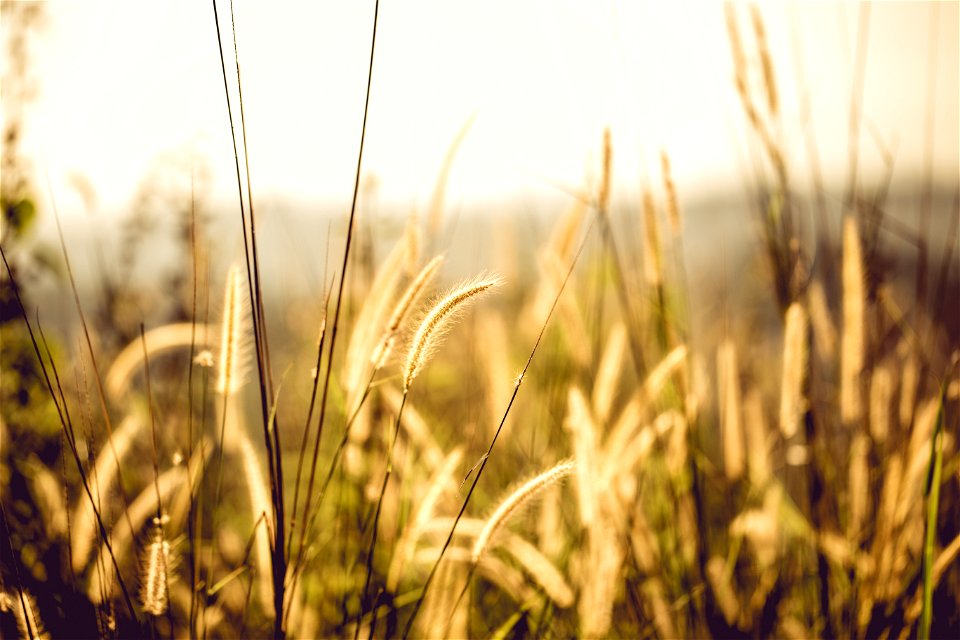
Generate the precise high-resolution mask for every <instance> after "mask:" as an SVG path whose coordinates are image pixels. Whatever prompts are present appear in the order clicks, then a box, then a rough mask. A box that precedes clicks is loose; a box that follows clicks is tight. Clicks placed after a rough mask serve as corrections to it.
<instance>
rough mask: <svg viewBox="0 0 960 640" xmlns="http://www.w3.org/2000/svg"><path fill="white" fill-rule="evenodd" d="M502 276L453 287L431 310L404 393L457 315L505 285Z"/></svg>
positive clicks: (416, 341)
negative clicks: (470, 304) (481, 296)
mask: <svg viewBox="0 0 960 640" xmlns="http://www.w3.org/2000/svg"><path fill="white" fill-rule="evenodd" d="M502 282H503V281H502V280H501V279H500V277H499V276H495V275H494V276H480V277H478V278H476V279H474V280H471V281H469V282H467V283H465V284H462V285H460V286H457V287H454V288H453V289H451V290H450V292H449V293H447V294H446V295H444V296H443V297H441V298H440V299H439V300H437V301H436V302H435V303H434V304H433V305H432V306H431V307H430V310H429V311H428V312H427V314H426V315H425V316H424V318H423V320H422V321H421V322H420V326H419V328H418V329H417V332H416V333H415V334H414V336H413V341H412V342H411V344H410V350H409V351H408V352H407V362H406V366H405V367H404V373H403V388H404V391H406V390H408V389H409V388H410V385H411V384H412V383H413V380H414V378H416V377H417V375H419V373H420V372H421V371H422V370H423V367H424V365H425V364H426V362H427V359H428V358H429V356H430V353H431V352H432V351H433V350H434V349H436V347H437V345H438V344H439V343H440V339H441V338H442V337H443V334H444V332H445V331H446V330H447V329H449V328H450V324H451V323H452V321H453V319H454V318H455V317H456V316H457V314H458V313H459V312H460V311H462V310H463V309H465V308H466V306H467V305H468V304H469V303H471V302H473V301H474V300H476V299H477V298H478V297H479V296H480V295H482V294H484V293H486V292H487V291H489V290H491V289H493V288H494V287H497V286H499V285H500V284H502Z"/></svg>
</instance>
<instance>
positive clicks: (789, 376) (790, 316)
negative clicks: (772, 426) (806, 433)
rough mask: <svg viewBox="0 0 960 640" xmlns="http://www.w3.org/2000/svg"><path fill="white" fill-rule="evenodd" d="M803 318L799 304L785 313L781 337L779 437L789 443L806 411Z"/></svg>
mask: <svg viewBox="0 0 960 640" xmlns="http://www.w3.org/2000/svg"><path fill="white" fill-rule="evenodd" d="M807 330H808V329H807V314H806V311H805V310H804V308H803V305H801V304H800V303H799V302H794V303H793V304H791V305H790V307H789V308H788V309H787V316H786V321H785V328H784V336H783V376H782V378H781V384H780V433H782V434H783V437H784V439H787V440H789V439H790V438H792V437H793V436H794V435H796V433H797V431H798V430H799V427H800V421H801V419H802V418H803V414H804V412H805V411H806V409H807V407H806V399H805V398H804V390H803V387H804V380H805V379H806V375H807Z"/></svg>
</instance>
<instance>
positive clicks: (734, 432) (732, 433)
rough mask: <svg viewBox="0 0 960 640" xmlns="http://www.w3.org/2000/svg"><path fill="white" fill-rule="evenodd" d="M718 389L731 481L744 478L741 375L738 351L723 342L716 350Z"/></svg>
mask: <svg viewBox="0 0 960 640" xmlns="http://www.w3.org/2000/svg"><path fill="white" fill-rule="evenodd" d="M717 386H718V387H719V388H718V395H719V397H720V426H721V431H722V432H723V471H724V473H725V474H726V476H727V479H728V480H736V479H738V478H739V477H740V476H742V475H743V467H744V452H743V427H742V425H741V419H740V418H741V413H742V412H741V409H740V403H741V399H740V372H739V371H738V369H737V348H736V346H735V345H734V344H733V341H731V340H729V339H727V340H724V341H723V343H722V344H721V345H720V347H719V348H718V349H717Z"/></svg>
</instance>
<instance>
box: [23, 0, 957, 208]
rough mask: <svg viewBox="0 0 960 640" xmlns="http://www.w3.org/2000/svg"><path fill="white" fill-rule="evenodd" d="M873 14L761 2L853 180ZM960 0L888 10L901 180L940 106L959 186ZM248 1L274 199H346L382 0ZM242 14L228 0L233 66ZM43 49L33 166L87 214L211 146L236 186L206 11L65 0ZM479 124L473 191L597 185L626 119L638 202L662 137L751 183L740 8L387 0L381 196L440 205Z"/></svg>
mask: <svg viewBox="0 0 960 640" xmlns="http://www.w3.org/2000/svg"><path fill="white" fill-rule="evenodd" d="M859 7H860V5H858V4H855V3H844V4H817V5H815V6H810V5H807V4H779V3H778V4H775V5H774V4H764V5H762V6H761V12H762V14H763V16H764V18H765V21H766V24H767V32H768V39H769V42H770V47H771V53H772V57H773V61H774V65H775V72H776V78H777V84H778V89H779V91H780V93H781V97H782V103H783V121H784V122H785V123H788V130H787V131H785V132H784V133H785V135H787V136H788V137H792V138H791V139H795V140H797V141H798V143H797V145H796V146H797V148H801V147H802V142H800V141H802V137H801V131H802V127H801V123H802V122H803V117H802V114H803V111H802V101H801V97H802V96H801V94H800V93H799V91H798V84H799V83H798V74H797V71H798V64H799V67H800V68H802V73H803V74H804V77H805V82H806V89H807V91H808V95H809V99H810V119H809V126H812V127H813V128H814V132H815V140H816V143H817V145H818V148H819V150H820V154H821V159H822V162H823V165H824V173H825V175H826V176H827V179H828V180H829V181H832V182H835V183H839V182H842V180H843V179H844V178H845V173H846V158H847V147H848V138H849V133H848V132H849V124H848V117H849V115H848V114H849V111H850V108H849V105H850V101H851V86H852V77H853V67H854V54H855V46H856V38H857V25H858V20H859ZM957 7H958V5H957V4H956V3H943V4H940V5H939V6H937V7H934V6H933V5H926V6H918V5H917V3H903V4H887V3H879V4H875V5H873V6H872V7H871V10H870V15H869V23H868V25H869V31H868V34H867V43H868V51H867V64H866V75H865V89H864V99H863V110H864V115H865V125H864V130H863V135H862V136H861V157H862V160H863V164H864V167H865V173H864V175H865V176H866V178H865V179H867V180H869V179H870V177H871V176H874V177H876V176H877V175H878V172H879V170H880V169H881V168H882V167H883V165H882V155H883V154H882V153H881V151H880V150H881V149H882V148H883V147H886V148H888V149H889V150H890V151H891V152H892V153H893V154H894V176H895V179H899V180H907V181H909V180H913V179H915V178H916V177H918V176H919V175H921V173H922V166H923V158H924V135H923V132H924V126H925V118H926V117H927V113H928V110H929V109H932V110H933V111H932V117H933V118H934V132H935V144H934V146H933V157H934V163H933V166H934V172H935V174H936V175H937V176H939V177H940V178H943V179H946V180H952V179H953V178H955V177H956V175H957V166H958V151H957V149H958V128H957V127H958V118H957V113H958V108H957V99H958V84H957V82H958V81H957V78H958V69H957V61H958V49H957V42H958V38H957V31H958V15H957ZM741 9H743V7H741ZM235 10H236V31H237V46H238V51H239V58H240V69H241V78H242V88H243V99H244V106H245V117H246V124H247V129H248V143H249V152H250V162H251V180H252V185H253V190H254V195H255V197H257V198H258V199H270V198H282V199H287V200H294V201H297V202H306V203H310V202H321V201H323V202H330V201H335V202H341V201H342V202H346V201H348V200H349V196H350V193H351V189H352V182H353V172H354V169H355V162H356V150H357V146H358V141H359V131H360V122H361V117H362V112H363V97H364V88H365V82H366V66H367V62H368V54H369V46H370V42H369V37H370V29H371V25H372V19H373V3H372V2H370V3H364V2H350V3H314V2H284V3H262V2H257V3H247V2H238V3H237V5H236V7H235ZM933 12H936V17H935V19H936V24H935V25H932V18H931V14H932V13H933ZM229 15H230V14H229V5H228V4H227V3H223V4H222V5H220V20H221V30H222V33H223V37H224V46H225V48H226V50H227V52H228V60H227V63H228V65H232V64H233V59H232V43H231V42H230V29H229V24H230V18H229ZM744 15H745V12H744ZM745 24H747V23H746V21H745ZM931 27H933V29H932V30H931ZM930 38H933V39H934V40H935V42H936V47H935V48H931V47H929V46H928V42H929V39H930ZM931 54H933V56H934V64H935V75H934V76H932V79H933V81H934V83H935V84H934V90H935V97H934V100H933V103H932V105H930V104H927V100H926V96H927V86H928V85H927V83H928V81H929V80H930V79H931V76H930V74H929V73H928V70H929V69H930V68H931V66H930V62H931ZM33 56H34V62H35V64H36V68H35V69H34V72H35V76H36V79H37V81H38V89H39V94H38V97H37V99H36V100H35V101H34V102H33V103H32V104H31V106H30V108H29V109H28V111H27V115H26V123H25V124H26V132H25V138H24V141H23V151H24V153H25V154H26V155H27V156H28V157H29V158H31V160H32V162H33V166H34V168H35V169H38V170H39V169H41V168H43V167H45V168H46V169H47V170H48V171H49V173H50V176H51V178H52V183H53V187H54V191H55V192H57V193H59V194H61V198H60V199H61V201H62V208H63V209H64V211H65V212H66V213H67V214H70V213H72V212H76V211H79V210H81V209H80V206H81V205H80V200H79V199H78V198H76V197H71V196H69V195H68V193H70V191H71V189H70V188H69V186H68V185H69V184H71V181H73V182H75V181H76V176H82V177H83V179H84V180H85V181H87V182H88V183H89V185H90V186H91V187H92V188H93V191H94V192H95V193H96V195H97V199H98V203H99V204H98V207H99V208H100V209H102V210H103V211H106V212H113V211H120V210H122V209H123V207H124V206H126V205H127V204H128V203H129V201H130V199H131V198H132V196H133V194H134V193H135V191H136V189H137V187H138V185H139V184H140V183H141V181H142V180H143V179H144V178H145V177H146V176H147V174H148V171H149V169H150V167H151V164H152V163H155V162H157V161H158V159H162V158H167V159H169V158H180V159H181V160H182V159H183V158H188V159H189V158H193V160H192V161H191V160H186V162H187V164H190V162H193V163H195V165H196V166H203V167H205V168H206V170H207V171H208V172H209V182H207V183H206V185H205V189H206V193H207V195H208V196H210V197H212V198H213V199H215V200H220V201H229V198H231V197H234V195H235V191H236V186H235V185H236V182H235V175H234V168H233V156H232V147H231V142H230V137H229V126H228V119H227V110H226V102H225V98H224V87H223V79H222V76H221V69H220V59H219V53H218V48H217V36H216V31H215V28H214V16H213V11H212V9H211V6H210V5H209V4H208V3H203V2H182V1H181V2H172V3H156V2H152V3H146V2H84V3H67V2H59V3H50V4H49V5H48V6H47V15H46V27H45V28H44V29H43V31H42V33H41V37H40V38H38V40H37V41H36V46H35V49H34V51H33ZM228 68H230V67H228ZM232 89H233V90H235V87H232ZM234 95H235V94H234ZM471 118H473V124H472V126H471V128H470V129H469V131H468V133H467V135H466V138H465V139H464V141H463V144H462V146H461V148H460V150H459V153H458V156H457V159H456V161H455V164H454V166H453V170H452V172H451V174H450V179H449V188H448V194H449V197H450V199H451V201H453V202H462V201H465V200H468V201H502V200H504V199H506V198H510V197H514V196H519V195H524V196H525V195H534V196H535V195H536V194H538V193H544V192H551V191H553V192H555V190H556V188H557V187H558V186H559V187H561V188H565V189H568V188H578V187H580V186H582V185H583V183H584V180H585V179H586V177H589V175H590V174H591V173H593V174H594V175H595V174H596V172H597V170H596V167H597V164H598V160H597V158H598V155H599V147H600V141H601V136H602V131H603V129H604V128H605V127H608V126H609V127H610V129H611V131H612V135H613V145H614V154H615V160H614V171H615V173H614V180H615V188H616V189H617V190H618V191H620V192H621V193H626V194H630V193H633V192H635V191H636V190H637V189H638V187H639V185H640V183H641V180H642V176H643V175H644V172H645V170H646V169H645V167H647V166H648V165H650V166H653V163H654V162H655V159H656V155H657V154H658V153H659V151H660V149H665V150H667V151H668V152H669V153H670V155H671V158H672V161H673V165H674V170H675V173H676V178H677V181H678V183H679V184H680V186H681V189H682V190H683V192H684V194H686V195H688V196H689V195H690V194H697V193H704V192H709V191H710V190H713V189H716V188H718V187H724V188H737V187H738V185H740V184H741V182H742V178H741V177H740V176H742V175H745V173H746V172H747V168H748V165H747V163H748V162H749V161H748V159H747V158H748V155H747V148H746V143H745V142H744V140H745V136H744V134H743V130H744V127H745V123H744V118H743V116H742V111H741V109H740V105H739V103H738V102H737V95H736V92H735V89H734V85H733V70H732V62H731V56H730V47H729V44H728V39H727V32H726V28H725V23H724V16H723V8H722V5H720V4H719V3H690V4H688V3H665V2H658V3H652V2H649V3H627V2H622V3H621V2H613V3H610V2H589V3H588V2H545V1H544V2H524V3H516V2H482V3H470V4H466V3H449V2H406V1H405V2H384V3H382V6H381V8H380V17H379V31H378V38H377V48H376V59H375V61H374V74H373V89H372V96H371V105H370V114H369V127H368V131H367V146H366V151H365V156H364V173H365V174H366V175H367V176H374V177H375V178H376V184H377V189H378V191H377V193H378V197H379V198H380V200H381V201H385V202H390V203H393V204H397V205H400V206H403V207H410V206H416V205H418V204H421V205H422V204H424V203H425V201H426V200H427V199H428V198H429V194H430V191H431V189H432V184H433V182H434V181H435V179H436V176H437V174H438V172H439V169H440V167H441V164H442V162H443V158H444V156H445V154H446V152H447V150H448V148H449V147H450V145H451V143H452V142H453V140H454V139H455V137H456V135H457V133H458V131H460V130H461V128H463V127H464V126H465V125H466V124H467V123H468V122H469V121H470V120H471ZM801 164H803V163H801Z"/></svg>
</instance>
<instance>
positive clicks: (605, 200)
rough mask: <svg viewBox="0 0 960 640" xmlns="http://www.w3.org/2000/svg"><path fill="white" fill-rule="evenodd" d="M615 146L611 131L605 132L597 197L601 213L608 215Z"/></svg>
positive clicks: (606, 130) (605, 130)
mask: <svg viewBox="0 0 960 640" xmlns="http://www.w3.org/2000/svg"><path fill="white" fill-rule="evenodd" d="M612 164H613V145H612V144H611V142H610V129H609V128H607V129H604V130H603V173H602V174H601V176H600V193H599V194H598V195H597V206H598V207H599V209H600V212H601V213H604V214H606V212H607V211H608V207H609V206H610V179H611V176H610V173H611V171H612V169H613V166H612Z"/></svg>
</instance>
